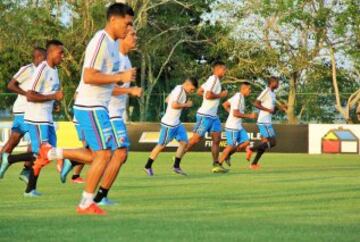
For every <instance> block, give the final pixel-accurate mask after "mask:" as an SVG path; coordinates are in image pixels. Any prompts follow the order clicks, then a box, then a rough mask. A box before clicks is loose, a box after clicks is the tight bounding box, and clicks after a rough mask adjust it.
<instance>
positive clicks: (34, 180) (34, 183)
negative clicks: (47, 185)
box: [25, 169, 38, 193]
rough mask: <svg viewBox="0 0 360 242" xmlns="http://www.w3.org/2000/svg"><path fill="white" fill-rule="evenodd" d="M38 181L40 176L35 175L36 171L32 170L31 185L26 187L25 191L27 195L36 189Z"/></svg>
mask: <svg viewBox="0 0 360 242" xmlns="http://www.w3.org/2000/svg"><path fill="white" fill-rule="evenodd" d="M37 179H38V176H35V175H34V169H30V174H29V183H28V184H27V187H26V190H25V192H26V193H29V192H31V191H32V190H35V189H36V183H37Z"/></svg>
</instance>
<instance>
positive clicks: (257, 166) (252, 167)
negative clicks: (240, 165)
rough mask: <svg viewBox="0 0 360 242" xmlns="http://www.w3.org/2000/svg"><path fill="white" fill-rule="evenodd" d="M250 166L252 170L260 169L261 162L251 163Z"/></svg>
mask: <svg viewBox="0 0 360 242" xmlns="http://www.w3.org/2000/svg"><path fill="white" fill-rule="evenodd" d="M249 168H250V169H251V170H259V169H260V165H259V164H251V165H250V166H249Z"/></svg>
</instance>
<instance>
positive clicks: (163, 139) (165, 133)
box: [144, 125, 170, 176]
mask: <svg viewBox="0 0 360 242" xmlns="http://www.w3.org/2000/svg"><path fill="white" fill-rule="evenodd" d="M169 137H170V127H167V126H165V125H161V127H160V137H159V141H158V143H157V144H156V146H155V147H154V148H153V149H152V151H151V153H150V155H149V158H148V160H147V162H146V164H145V167H144V171H145V173H146V174H147V175H148V176H153V175H154V171H153V169H152V165H153V163H154V161H155V160H156V158H157V157H158V156H159V154H160V152H161V151H163V150H164V149H165V146H166V144H167V140H169Z"/></svg>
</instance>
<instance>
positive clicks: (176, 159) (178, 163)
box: [174, 157, 181, 168]
mask: <svg viewBox="0 0 360 242" xmlns="http://www.w3.org/2000/svg"><path fill="white" fill-rule="evenodd" d="M180 162H181V158H178V157H175V162H174V167H175V168H180Z"/></svg>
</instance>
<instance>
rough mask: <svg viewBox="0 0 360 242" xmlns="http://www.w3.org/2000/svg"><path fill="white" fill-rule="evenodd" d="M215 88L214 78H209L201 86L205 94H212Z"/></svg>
mask: <svg viewBox="0 0 360 242" xmlns="http://www.w3.org/2000/svg"><path fill="white" fill-rule="evenodd" d="M215 86H216V78H215V77H214V76H211V77H209V79H208V80H207V81H206V82H205V83H204V84H203V85H202V86H201V87H202V88H203V89H204V91H205V92H209V91H210V92H212V91H213V90H214V88H215Z"/></svg>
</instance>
